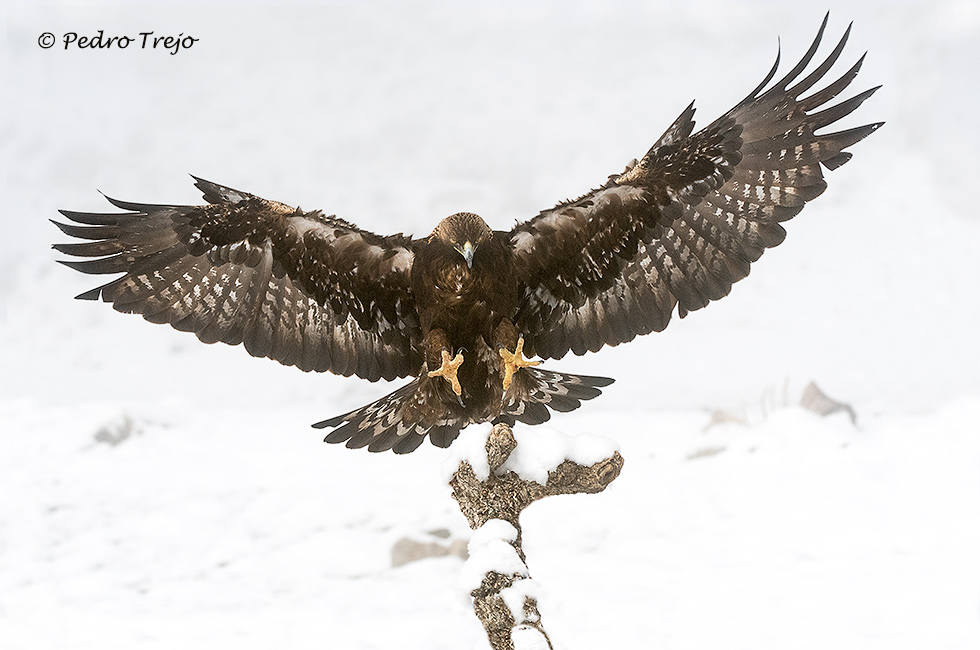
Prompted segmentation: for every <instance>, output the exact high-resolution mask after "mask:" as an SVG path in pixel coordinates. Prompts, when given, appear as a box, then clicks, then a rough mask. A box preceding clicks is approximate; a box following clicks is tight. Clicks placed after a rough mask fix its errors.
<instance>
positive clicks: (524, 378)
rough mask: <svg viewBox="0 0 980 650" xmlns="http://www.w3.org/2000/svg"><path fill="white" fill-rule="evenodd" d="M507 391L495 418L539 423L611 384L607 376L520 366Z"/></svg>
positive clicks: (511, 421)
mask: <svg viewBox="0 0 980 650" xmlns="http://www.w3.org/2000/svg"><path fill="white" fill-rule="evenodd" d="M514 379H515V381H514V384H513V385H512V386H511V390H510V391H509V392H508V396H511V397H510V399H509V400H508V402H507V403H506V404H505V406H504V409H503V413H502V414H501V415H500V417H499V418H498V419H499V420H500V421H501V422H505V423H507V424H511V425H512V424H514V422H515V421H517V422H523V423H524V424H541V423H542V422H547V421H548V420H549V419H550V418H551V412H550V411H558V412H560V413H566V412H568V411H574V410H575V409H577V408H578V407H579V406H581V405H582V402H584V401H585V400H590V399H593V398H595V397H598V396H599V395H601V394H602V391H601V390H599V389H600V388H602V387H605V386H608V385H609V384H611V383H613V380H612V379H610V378H608V377H593V376H590V375H571V374H568V373H564V372H554V371H551V370H543V369H541V368H524V369H523V370H522V371H521V372H520V373H518V374H517V375H515V377H514Z"/></svg>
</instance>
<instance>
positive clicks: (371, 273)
mask: <svg viewBox="0 0 980 650" xmlns="http://www.w3.org/2000/svg"><path fill="white" fill-rule="evenodd" d="M826 24H827V19H826V18H824V22H823V24H822V25H821V27H820V31H819V32H818V34H817V37H816V39H815V40H814V42H813V45H812V46H811V47H810V49H809V50H808V51H807V53H806V54H805V55H804V57H803V59H802V60H801V61H800V62H799V64H797V65H796V66H795V67H794V68H793V69H792V70H791V71H790V72H789V73H788V74H787V75H786V76H785V77H784V78H783V79H781V80H780V81H778V82H776V83H775V84H774V85H773V86H772V87H770V88H766V87H767V85H768V84H769V82H770V81H771V80H772V79H773V77H774V75H775V73H776V68H777V67H778V63H779V59H778V57H777V60H776V65H774V66H773V68H772V70H771V71H770V72H769V74H768V76H767V77H766V78H765V80H764V81H763V82H762V83H761V84H760V85H759V86H758V87H756V88H755V89H754V90H753V91H752V92H751V93H749V95H748V96H747V97H746V98H745V99H744V100H742V101H741V102H739V103H738V104H737V105H736V106H735V107H734V108H733V109H731V110H730V111H728V112H727V113H725V114H724V115H723V116H722V117H720V118H718V119H717V120H715V121H714V122H713V123H711V124H710V125H709V126H707V127H706V128H704V129H702V130H701V131H698V132H697V133H693V131H694V121H693V119H692V117H693V115H694V108H693V104H692V105H691V106H689V107H688V108H687V109H685V110H684V112H683V113H681V115H680V116H679V117H678V118H677V120H676V121H675V122H674V123H673V124H672V125H671V126H670V128H669V129H667V131H666V133H664V135H663V136H661V138H660V139H659V140H658V141H657V142H656V144H654V145H653V147H651V148H650V150H649V151H648V152H647V153H646V155H644V156H643V158H641V159H640V160H639V161H634V162H633V163H631V164H630V165H629V166H628V167H627V168H626V170H625V171H623V173H621V174H618V175H614V176H611V177H610V178H609V180H608V181H607V182H606V183H605V184H604V185H603V186H602V187H600V188H598V189H596V190H593V191H591V192H589V193H588V194H586V195H584V196H582V197H581V198H579V199H577V200H574V201H568V202H565V203H561V204H559V205H558V206H556V207H554V208H552V209H550V210H546V211H544V212H541V213H540V214H538V215H537V216H536V217H534V218H533V219H531V220H529V221H526V222H524V223H521V224H519V225H517V226H516V227H515V228H514V229H513V230H511V231H510V232H502V231H494V230H491V228H490V227H489V226H488V225H487V224H486V223H485V222H484V221H483V219H481V218H480V217H479V216H477V215H475V214H471V213H466V212H461V213H457V214H454V215H451V216H449V217H447V218H445V219H443V220H442V221H441V222H440V223H439V224H438V225H437V226H436V228H435V229H434V230H433V231H432V234H430V235H429V236H428V237H424V238H418V239H414V238H411V237H407V236H403V235H400V234H399V235H391V236H381V235H376V234H374V233H371V232H368V231H366V230H362V229H360V228H358V227H357V226H355V225H353V224H351V223H349V222H346V221H343V220H342V219H338V218H337V217H334V216H325V215H323V214H322V213H321V212H319V211H313V212H303V211H301V210H299V209H294V208H292V207H289V206H287V205H284V204H282V203H278V202H276V201H268V200H266V199H262V198H259V197H257V196H253V195H251V194H248V193H246V192H241V191H238V190H233V189H231V188H228V187H223V186H221V185H217V184H215V183H211V182H208V181H205V180H202V179H200V178H195V181H196V185H197V187H198V188H199V189H200V190H201V191H202V192H203V194H204V199H205V200H206V201H207V202H208V205H204V206H172V205H147V204H142V203H131V202H127V201H118V200H116V199H111V198H110V199H108V200H109V201H110V202H111V203H112V204H113V205H114V206H116V207H117V208H119V209H121V210H124V212H113V213H104V214H93V213H83V212H72V211H68V210H62V211H61V213H62V214H63V215H64V216H65V217H67V218H68V219H69V220H70V221H71V222H74V223H58V222H55V223H56V225H57V226H58V227H59V228H60V229H61V230H62V231H63V232H64V233H65V234H67V235H69V236H72V237H75V238H77V239H80V240H84V241H83V242H81V243H71V244H56V245H55V248H56V249H57V250H59V251H61V252H63V253H66V254H69V255H74V256H78V257H87V258H95V259H88V260H82V261H65V262H63V263H64V264H66V265H68V266H70V267H72V268H74V269H76V270H78V271H81V272H83V273H93V274H103V273H104V274H122V276H121V277H119V278H117V279H114V280H112V281H111V282H109V283H108V284H104V285H102V286H100V287H98V288H96V289H93V290H91V291H88V292H86V293H83V294H81V295H80V296H78V297H79V298H83V299H89V300H94V299H97V298H99V297H101V298H102V299H103V300H105V301H107V302H111V303H112V304H113V307H114V308H115V309H117V310H118V311H122V312H130V313H138V314H142V315H143V317H144V318H146V319H147V320H149V321H151V322H155V323H169V324H170V325H172V326H173V327H175V328H176V329H179V330H183V331H189V332H194V333H195V334H197V336H198V338H200V339H201V340H202V341H204V342H206V343H213V342H216V341H222V342H224V343H228V344H231V345H237V344H239V343H243V344H244V345H245V348H246V349H247V350H248V352H249V353H250V354H252V355H254V356H259V357H269V358H271V359H275V360H276V361H279V362H280V363H283V364H286V365H294V366H297V367H298V368H300V369H302V370H307V371H309V370H315V371H318V372H324V371H330V372H333V373H337V374H340V375H344V376H349V375H357V376H358V377H362V378H364V379H368V380H370V381H376V380H378V379H387V380H392V379H397V378H400V377H412V378H413V379H412V381H411V382H409V383H408V384H406V385H405V386H402V387H401V388H399V389H398V390H396V391H395V392H393V393H391V394H389V395H387V396H386V397H383V398H381V399H379V400H377V401H376V402H373V403H371V404H368V405H367V406H364V407H362V408H359V409H356V410H354V411H351V412H349V413H345V414H343V415H340V416H337V417H334V418H331V419H328V420H324V421H323V422H319V423H317V424H315V425H314V426H315V427H318V428H330V429H332V431H331V432H330V433H329V434H328V435H327V437H326V441H327V442H346V444H347V446H348V447H367V448H368V449H369V450H371V451H383V450H387V449H392V450H394V451H395V452H397V453H407V452H410V451H412V450H413V449H415V448H416V447H418V445H419V444H421V442H422V440H423V439H424V438H425V437H426V436H428V437H429V439H430V440H431V441H432V442H433V444H436V445H438V446H441V447H445V446H448V445H449V444H450V443H452V441H453V440H454V439H455V438H456V436H457V435H458V434H459V431H460V430H461V429H462V428H463V427H465V426H467V425H468V424H471V423H474V422H487V421H492V422H498V421H500V422H507V423H510V424H513V423H514V422H515V421H520V422H525V423H528V424H538V423H541V422H544V421H545V420H547V419H549V417H550V411H552V410H554V411H570V410H572V409H575V408H577V407H578V406H579V405H580V404H581V402H582V400H588V399H592V398H593V397H596V396H598V395H599V394H600V390H599V389H600V388H601V387H603V386H606V385H608V384H610V383H611V382H612V380H611V379H606V378H602V377H590V376H582V375H571V374H565V373H559V372H552V371H548V370H545V369H543V368H540V367H537V366H538V364H539V363H540V361H529V360H528V358H529V357H539V358H541V359H558V358H561V357H563V356H564V355H565V354H567V353H568V352H569V351H571V352H574V353H575V354H584V353H585V352H587V351H592V352H595V351H597V350H599V349H600V348H602V347H603V346H605V345H618V344H619V343H624V342H627V341H630V340H632V339H633V338H634V337H635V336H637V335H638V334H647V333H649V332H653V331H661V330H663V329H664V328H665V327H666V326H667V323H668V322H669V320H670V317H671V315H672V313H673V312H674V309H675V307H676V309H677V312H678V314H679V315H680V316H681V317H683V316H684V315H685V314H686V313H687V312H690V311H693V310H696V309H700V308H701V307H704V306H705V305H707V304H708V303H709V302H710V301H712V300H717V299H718V298H721V297H722V296H725V295H726V294H728V292H729V290H730V289H731V286H732V284H733V283H734V282H736V281H738V280H740V279H742V278H743V277H745V276H746V275H748V273H749V265H750V264H751V263H752V262H754V261H756V260H757V259H758V258H759V257H760V256H761V255H762V253H763V251H764V250H765V249H766V248H770V247H772V246H775V245H777V244H779V243H780V242H781V241H782V240H783V237H784V236H785V230H784V229H783V227H782V226H781V225H780V223H781V222H783V221H786V220H788V219H790V218H792V217H793V216H795V215H796V214H797V213H798V212H799V211H800V210H801V209H802V208H803V206H804V204H805V203H806V202H807V201H810V200H812V199H814V198H816V197H817V196H819V195H820V194H821V193H822V192H823V191H824V189H825V188H826V182H825V181H824V178H823V170H824V169H836V168H837V167H839V166H841V165H843V164H844V163H845V162H847V160H848V159H849V158H850V156H851V154H850V153H849V152H847V151H845V149H847V148H848V147H850V146H851V145H853V144H854V143H856V142H858V141H859V140H861V139H862V138H864V137H866V136H868V135H869V134H871V133H872V132H873V131H875V130H876V129H877V128H878V127H879V126H881V124H880V123H875V124H868V125H866V126H860V127H856V128H850V129H846V130H842V131H837V132H831V133H824V134H816V133H815V132H816V131H817V130H818V129H821V128H823V127H827V126H829V125H831V124H833V123H835V122H837V121H838V120H840V119H841V118H842V117H844V116H846V115H849V114H850V113H851V112H852V111H854V110H855V109H856V108H857V107H858V106H859V105H860V104H861V103H862V102H863V101H864V100H865V99H867V98H868V97H869V96H870V95H871V94H872V93H873V92H874V91H875V90H877V88H872V89H870V90H867V91H865V92H862V93H860V94H858V95H856V96H854V97H852V98H850V99H848V100H845V101H842V102H840V103H838V104H836V105H833V106H830V107H829V108H828V107H825V106H826V105H827V103H828V102H830V101H831V100H832V99H833V98H834V97H836V96H837V95H838V94H839V93H841V92H842V91H843V90H844V89H845V88H847V86H848V85H849V84H850V83H851V81H852V80H853V79H854V78H855V76H856V75H857V73H858V70H859V69H860V67H861V62H862V60H863V57H862V58H861V59H859V60H858V61H857V63H856V64H854V65H853V66H852V67H851V68H850V69H849V70H847V72H845V73H844V74H843V76H841V77H840V78H839V79H837V80H835V81H833V82H831V83H829V84H827V85H825V86H824V87H823V88H821V89H819V90H816V91H813V92H811V93H810V94H808V95H807V94H806V93H808V92H809V91H811V89H812V88H813V87H814V86H815V85H816V84H817V83H818V82H821V81H822V80H823V79H824V76H825V75H826V74H827V72H828V71H829V69H830V68H831V66H832V65H833V64H834V63H835V62H836V61H837V59H838V57H839V56H840V53H841V51H842V50H843V48H844V44H845V42H846V41H847V36H848V33H849V31H850V28H848V31H847V32H845V34H844V36H843V38H841V40H840V42H839V43H838V45H837V46H836V47H835V48H834V50H833V51H832V52H831V53H830V54H829V56H828V57H827V58H826V60H824V61H823V62H822V63H821V64H819V65H818V66H817V67H816V68H815V69H814V70H813V71H812V72H811V73H810V74H808V75H807V76H806V77H802V78H801V76H802V74H803V71H804V69H805V68H806V66H807V65H808V64H809V63H810V61H811V60H812V59H813V57H814V55H815V53H816V51H817V48H818V46H819V44H820V41H821V38H822V36H823V32H824V28H825V27H826ZM804 95H805V96H804ZM107 198H108V197H107ZM76 224H80V225H76Z"/></svg>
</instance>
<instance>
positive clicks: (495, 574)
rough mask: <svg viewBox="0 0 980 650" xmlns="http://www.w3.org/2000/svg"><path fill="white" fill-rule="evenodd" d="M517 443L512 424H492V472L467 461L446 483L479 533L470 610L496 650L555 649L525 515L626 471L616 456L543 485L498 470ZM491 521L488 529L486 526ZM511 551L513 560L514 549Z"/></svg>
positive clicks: (552, 476) (560, 471)
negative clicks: (532, 566)
mask: <svg viewBox="0 0 980 650" xmlns="http://www.w3.org/2000/svg"><path fill="white" fill-rule="evenodd" d="M516 448H517V440H516V439H515V438H514V434H513V432H512V431H511V429H510V427H508V426H507V425H505V424H498V425H496V426H494V428H493V430H492V431H491V433H490V436H489V438H488V439H487V445H486V453H487V460H488V462H489V466H490V472H489V475H488V476H487V478H486V479H484V480H482V481H481V480H480V479H479V478H478V477H477V474H476V472H475V471H474V469H473V466H472V465H471V464H470V463H469V462H468V461H466V460H463V461H462V462H461V463H460V465H459V468H458V469H457V470H456V472H455V473H454V474H453V477H452V479H451V480H450V481H449V485H450V486H451V487H452V488H453V498H455V499H456V501H457V502H458V503H459V509H460V510H461V511H462V513H463V516H465V517H466V520H467V521H468V522H469V524H470V528H473V529H474V530H476V531H477V532H476V533H474V536H473V540H472V541H471V542H470V553H471V557H470V560H468V562H469V563H477V564H478V566H479V567H480V572H481V573H482V574H483V575H482V580H481V582H480V585H479V586H478V587H476V588H475V589H473V591H472V592H471V595H472V596H473V609H474V611H475V612H476V615H477V617H478V618H479V619H480V622H482V623H483V627H484V629H486V631H487V637H488V638H489V639H490V645H491V646H492V647H493V648H494V650H525V649H527V650H532V649H550V648H552V647H553V646H552V644H551V641H550V639H549V638H548V635H547V633H546V632H545V630H544V627H543V626H542V624H541V614H540V612H539V611H538V604H537V598H536V597H535V586H536V583H534V581H533V580H531V579H530V576H529V574H528V570H527V563H526V558H525V556H524V550H523V548H522V546H521V526H520V522H519V519H520V515H521V511H523V510H524V508H526V507H527V506H529V505H530V504H531V503H533V502H535V501H537V500H538V499H541V498H544V497H546V496H551V495H555V494H578V493H589V494H594V493H596V492H601V491H602V490H604V489H605V488H606V486H607V485H609V484H610V483H612V482H613V480H615V479H616V477H617V476H619V472H620V470H621V469H622V467H623V457H622V456H621V455H620V454H619V452H613V454H612V455H611V456H609V457H607V458H605V459H603V460H601V461H599V462H597V463H594V464H592V465H580V464H578V463H576V462H574V461H571V460H565V461H564V462H562V463H561V464H559V465H558V466H557V467H556V468H555V469H554V470H552V471H551V472H549V473H548V480H547V482H546V483H545V484H544V485H542V484H541V483H538V482H536V481H531V480H527V479H525V478H522V477H521V476H518V475H517V474H516V473H515V472H511V471H507V472H501V471H500V468H501V467H502V466H503V465H504V463H505V462H506V461H507V459H508V458H509V457H510V455H511V454H512V453H513V452H514V450H515V449H516ZM488 522H489V525H488ZM505 545H509V547H510V548H511V549H513V557H511V556H510V550H509V549H508V547H507V546H505Z"/></svg>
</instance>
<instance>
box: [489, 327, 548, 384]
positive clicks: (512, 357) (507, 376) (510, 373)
mask: <svg viewBox="0 0 980 650" xmlns="http://www.w3.org/2000/svg"><path fill="white" fill-rule="evenodd" d="M498 352H499V353H500V356H501V357H502V358H503V360H504V392H505V393H506V392H507V389H509V388H510V385H511V383H513V381H514V373H515V372H517V371H518V370H520V369H521V368H529V367H532V366H537V365H540V364H541V362H540V361H528V360H527V359H525V358H524V337H523V336H522V337H520V338H518V339H517V347H516V348H514V351H513V352H510V351H509V350H507V348H500V350H498Z"/></svg>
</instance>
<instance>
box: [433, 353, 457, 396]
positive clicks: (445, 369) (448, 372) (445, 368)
mask: <svg viewBox="0 0 980 650" xmlns="http://www.w3.org/2000/svg"><path fill="white" fill-rule="evenodd" d="M461 365H463V355H462V354H457V355H456V358H452V357H450V356H449V352H447V351H446V350H443V351H442V365H441V366H440V367H439V369H438V370H430V371H429V376H430V377H442V378H443V379H445V380H446V381H448V382H449V383H450V384H452V387H453V392H454V393H456V395H457V396H458V395H462V394H463V387H462V386H460V385H459V379H457V378H456V371H457V370H458V369H459V367H460V366H461Z"/></svg>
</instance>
